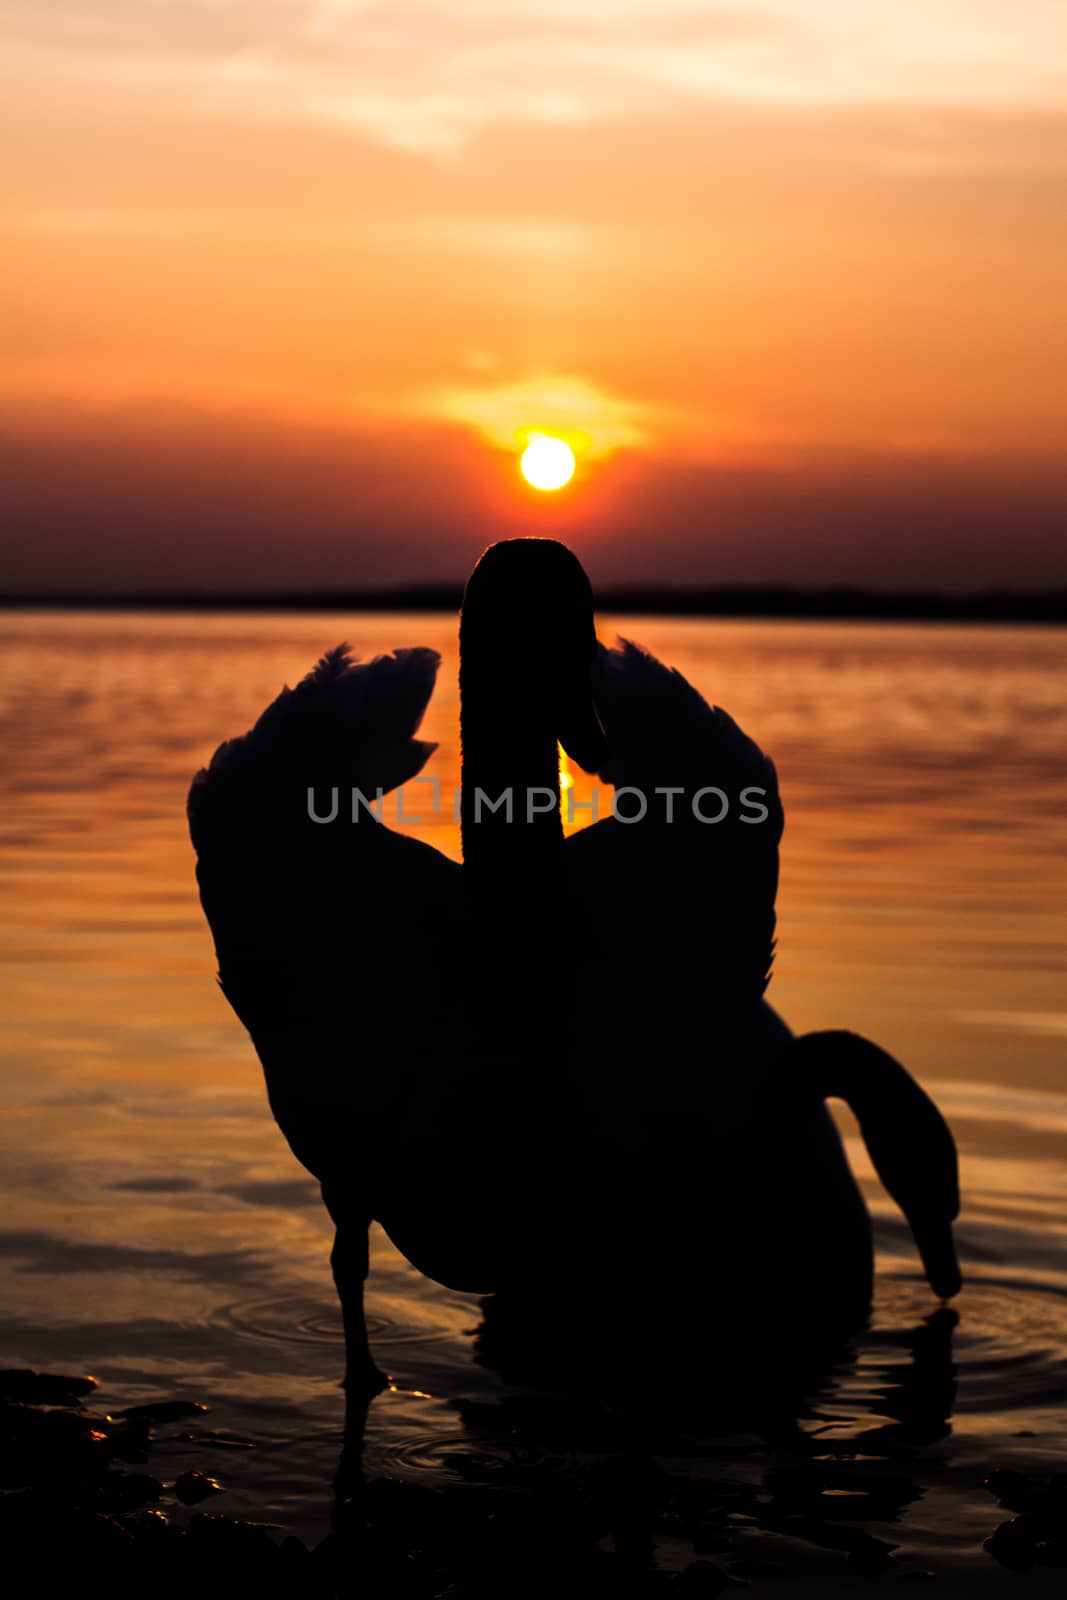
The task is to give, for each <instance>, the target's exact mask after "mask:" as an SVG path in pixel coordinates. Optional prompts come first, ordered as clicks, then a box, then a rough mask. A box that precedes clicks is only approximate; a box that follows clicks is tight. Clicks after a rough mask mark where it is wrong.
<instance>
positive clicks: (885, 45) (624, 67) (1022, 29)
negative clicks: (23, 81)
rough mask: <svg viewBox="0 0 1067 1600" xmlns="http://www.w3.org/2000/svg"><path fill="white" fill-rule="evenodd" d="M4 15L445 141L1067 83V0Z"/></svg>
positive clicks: (321, 6) (271, 99)
mask: <svg viewBox="0 0 1067 1600" xmlns="http://www.w3.org/2000/svg"><path fill="white" fill-rule="evenodd" d="M1057 17H1059V22H1057ZM0 18H2V19H3V21H4V23H5V27H6V32H7V35H8V37H9V39H11V40H13V41H14V44H15V46H16V47H18V46H21V47H22V48H23V49H24V50H30V51H36V52H38V53H39V54H40V53H44V54H46V55H47V56H49V57H50V58H51V60H52V63H53V70H58V71H66V72H68V73H69V74H71V75H72V76H74V77H78V78H81V79H82V80H83V81H84V80H86V79H93V80H97V81H103V82H107V81H111V82H114V83H118V84H120V85H121V84H126V85H127V86H129V85H130V84H131V82H132V80H134V79H136V81H137V82H139V83H140V84H142V85H145V84H146V83H152V84H154V85H155V86H156V87H158V88H169V90H170V92H172V93H174V94H176V95H180V94H186V95H188V96H189V97H190V98H191V99H192V100H193V101H195V103H197V104H198V105H200V106H204V105H212V104H214V105H215V106H216V107H223V106H226V107H228V108H229V110H230V112H231V113H232V114H243V115H256V116H274V117H279V118H283V119H289V118H292V117H305V118H309V119H316V118H321V119H325V120H328V121H335V122H337V123H339V124H341V125H342V126H350V127H353V128H357V129H359V130H361V131H363V132H365V133H367V134H369V135H370V136H372V137H374V138H376V139H380V140H382V141H383V142H384V143H386V144H389V145H392V146H394V147H396V148H400V149H405V150H415V151H419V152H421V153H425V154H431V155H435V156H440V157H447V156H454V155H455V154H456V153H457V152H459V151H460V150H462V149H463V147H464V146H465V145H466V144H467V142H468V141H469V140H470V139H472V138H473V137H475V136H476V135H478V134H479V133H481V132H484V131H485V130H486V129H488V128H491V127H493V126H495V125H498V124H501V123H514V122H516V121H526V122H534V123H546V124H556V125H559V124H562V125H573V126H576V127H577V126H580V125H583V124H588V123H590V122H594V121H597V120H602V119H604V118H606V117H615V116H619V115H620V114H623V113H627V112H631V111H639V110H643V111H649V110H652V109H655V108H665V107H667V106H668V105H669V104H671V103H672V101H674V102H676V101H677V100H678V98H679V97H680V96H681V97H684V98H688V99H693V100H695V101H697V102H699V101H701V100H727V101H744V102H751V103H754V104H767V105H781V104H787V105H812V106H816V105H828V104H834V105H847V104H855V103H857V102H862V103H867V104H870V103H872V102H877V103H885V104H892V103H900V104H927V105H941V106H956V107H961V106H974V105H985V106H989V105H991V104H996V105H1000V106H1004V107H1009V106H1022V105H1027V106H1031V107H1033V106H1036V105H1051V104H1057V103H1061V102H1062V100H1063V97H1064V94H1065V92H1067V73H1065V69H1064V65H1063V59H1064V58H1063V52H1062V49H1061V50H1060V51H1059V52H1057V51H1056V50H1055V49H1054V48H1053V45H1054V40H1055V38H1056V35H1057V32H1058V31H1059V30H1060V29H1061V27H1062V10H1061V8H1060V7H1059V4H1058V0H1015V3H1014V4H1011V3H1009V0H985V3H983V4H980V5H979V4H976V3H975V0H926V3H920V0H896V3H894V4H893V5H889V4H884V5H874V6H871V5H868V6H857V5H856V4H854V3H853V0H775V3H774V4H771V5H745V4H733V5H720V4H703V5H701V4H689V5H685V6H663V7H660V6H656V5H652V4H649V3H648V0H640V3H635V0H573V3H569V4H567V5H563V4H554V3H541V0H538V3H536V4H535V3H534V0H499V3H495V4H488V3H485V0H420V3H414V4H413V3H405V0H399V3H396V4H392V3H390V4H366V3H362V0H270V3H268V4H261V3H253V0H142V3H141V4H139V5H137V6H132V5H130V4H128V3H127V0H86V3H84V4H82V5H80V6H78V7H77V8H72V7H71V6H70V5H69V4H68V3H66V0H4V3H3V4H0ZM1061 42H1062V41H1061Z"/></svg>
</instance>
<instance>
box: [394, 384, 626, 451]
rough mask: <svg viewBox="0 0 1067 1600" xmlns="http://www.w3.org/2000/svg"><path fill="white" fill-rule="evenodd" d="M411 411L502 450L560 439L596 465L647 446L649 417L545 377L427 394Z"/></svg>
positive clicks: (600, 393)
mask: <svg viewBox="0 0 1067 1600" xmlns="http://www.w3.org/2000/svg"><path fill="white" fill-rule="evenodd" d="M413 409H417V410H421V411H423V412H424V413H425V414H426V415H428V416H439V417H444V418H446V419H447V420H448V421H452V422H462V423H465V424H467V425H469V426H470V427H474V428H477V429H478V430H479V432H480V433H481V434H482V435H483V437H484V438H486V439H487V440H488V441H489V443H490V444H492V445H495V446H496V447H497V448H498V449H500V450H517V449H520V448H521V447H522V446H523V445H525V444H527V443H528V442H529V440H530V439H531V437H532V436H533V435H534V434H535V433H549V434H553V435H555V436H557V437H560V438H564V439H566V440H567V441H568V443H569V444H570V445H571V447H572V448H573V450H574V452H575V454H576V455H577V456H579V458H581V457H585V458H587V459H588V460H590V461H600V460H603V459H604V458H605V457H606V456H609V455H612V454H614V452H615V451H616V450H625V449H633V448H636V447H637V446H640V445H642V444H645V443H647V442H648V437H649V432H648V426H649V421H650V413H649V410H648V408H647V407H642V406H639V405H637V404H635V403H634V402H633V401H630V400H622V399H619V398H618V397H616V396H614V395H610V394H607V393H606V392H605V391H604V390H602V389H600V388H598V387H597V385H596V384H593V383H590V382H589V381H588V380H587V379H585V378H580V377H568V376H563V375H551V374H545V375H542V376H538V377H531V378H525V379H520V380H518V381H516V382H513V383H505V384H500V385H497V386H494V387H490V386H488V385H487V386H483V387H478V388H476V387H466V388H447V389H441V390H436V391H431V392H430V393H428V394H426V395H425V396H424V398H423V399H422V401H421V404H420V402H419V401H416V402H415V405H414V407H413Z"/></svg>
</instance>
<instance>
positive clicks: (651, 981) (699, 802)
mask: <svg viewBox="0 0 1067 1600" xmlns="http://www.w3.org/2000/svg"><path fill="white" fill-rule="evenodd" d="M593 690H594V697H595V700H596V704H597V710H598V712H599V714H600V718H601V722H602V723H603V727H604V732H605V735H606V737H607V744H608V751H609V761H608V765H607V767H606V768H605V769H604V771H603V772H602V773H601V774H600V776H601V777H602V778H603V779H604V780H605V781H606V782H610V783H611V784H613V785H614V787H615V792H616V804H617V807H618V810H619V812H620V814H624V815H627V816H632V817H634V818H637V817H638V814H639V813H640V812H641V809H642V805H645V806H647V811H646V812H645V814H644V815H643V816H641V817H640V820H634V821H629V822H625V821H622V820H616V818H614V817H612V818H607V819H604V820H602V821H600V822H597V823H595V824H594V825H593V826H591V827H589V828H586V829H584V830H582V831H581V832H579V833H576V834H574V835H572V837H571V838H570V839H569V840H568V843H567V856H568V860H569V863H570V869H571V875H572V882H573V883H574V885H575V893H576V896H577V900H578V903H579V904H581V905H582V906H583V907H585V908H587V909H588V911H589V913H590V916H591V918H592V919H595V922H596V924H597V925H599V928H600V930H601V932H600V934H599V935H598V936H597V937H595V938H593V939H591V940H590V941H589V944H590V948H589V949H588V950H587V951H584V952H583V956H584V958H585V959H584V961H583V965H582V968H581V970H580V980H579V981H580V983H581V987H582V991H583V999H584V1007H583V1009H584V1012H585V1014H586V1016H587V1018H588V1026H589V1029H590V1034H591V1037H592V1038H594V1039H595V1040H596V1041H597V1043H598V1046H599V1048H600V1050H601V1051H602V1052H603V1053H604V1054H605V1055H606V1056H607V1057H609V1058H611V1057H612V1056H614V1059H615V1062H616V1064H618V1063H619V1062H621V1061H623V1060H625V1059H631V1060H633V1061H635V1062H641V1061H643V1062H644V1063H645V1074H646V1079H645V1081H646V1083H647V1082H648V1063H650V1062H653V1061H659V1062H661V1063H662V1062H663V1061H664V1060H665V1059H667V1058H673V1059H674V1060H676V1061H679V1062H685V1061H689V1062H692V1063H693V1065H694V1068H695V1069H698V1070H702V1071H704V1072H706V1071H707V1067H708V1063H709V1061H714V1060H715V1059H716V1054H715V1052H716V1050H719V1051H720V1056H721V1048H720V1047H721V1046H722V1044H723V1041H724V1040H728V1039H729V1037H730V1035H731V1032H732V1030H733V1029H734V1028H735V1027H737V1026H741V1025H745V1024H746V1022H747V1021H748V1020H750V1019H751V1018H752V1016H753V1013H754V1011H755V1010H756V1009H758V1006H759V1002H760V1000H761V997H762V995H763V992H764V990H765V988H766V986H767V982H768V978H769V974H770V968H771V961H772V956H773V950H774V929H775V895H776V892H777V884H778V845H779V840H780V837H781V832H782V808H781V802H780V799H779V795H778V782H777V776H776V773H775V769H774V765H773V763H772V762H771V761H770V760H769V759H768V758H767V757H766V756H765V755H764V754H763V752H762V751H761V750H760V749H759V747H758V746H757V745H756V744H755V743H754V742H753V741H752V740H751V739H750V738H748V736H747V735H746V734H745V733H743V732H742V730H741V729H740V728H739V727H738V725H737V723H736V722H735V721H734V720H733V718H732V717H730V716H728V715H727V713H726V712H725V711H722V710H721V709H719V708H718V707H717V706H710V705H709V704H708V703H707V701H706V700H704V698H703V697H702V696H701V695H700V694H699V693H698V692H697V690H696V689H694V688H693V686H692V685H691V684H690V683H688V682H687V681H686V679H685V678H684V677H682V675H681V674H680V673H678V672H676V671H673V670H672V669H670V668H669V667H666V666H664V665H663V663H662V662H660V661H657V660H656V658H655V657H654V656H652V655H650V654H649V653H648V652H647V651H645V650H642V649H641V648H640V647H639V646H637V645H635V644H632V643H630V642H629V641H627V640H620V641H619V644H618V646H617V648H615V649H613V650H609V649H606V648H604V647H603V646H601V647H600V649H599V651H598V654H597V659H596V661H595V663H594V669H593ZM627 790H629V791H633V792H632V793H624V791H627ZM668 791H669V792H668ZM716 818H718V819H719V820H714V819H716Z"/></svg>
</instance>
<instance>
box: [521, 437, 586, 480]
mask: <svg viewBox="0 0 1067 1600" xmlns="http://www.w3.org/2000/svg"><path fill="white" fill-rule="evenodd" d="M519 464H520V466H521V468H522V475H523V477H524V478H525V479H526V482H527V483H530V484H532V485H533V487H534V488H535V489H562V488H563V485H564V484H565V483H569V482H570V480H571V478H572V477H573V476H574V451H573V450H572V449H571V447H570V445H569V444H565V443H564V441H563V440H562V439H552V438H550V437H549V435H548V434H546V433H537V434H534V436H533V438H532V439H531V440H530V442H529V444H528V445H527V446H526V449H525V450H524V451H523V452H522V460H521V462H520V463H519Z"/></svg>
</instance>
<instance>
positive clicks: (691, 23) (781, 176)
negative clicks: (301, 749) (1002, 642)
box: [0, 0, 1067, 589]
mask: <svg viewBox="0 0 1067 1600" xmlns="http://www.w3.org/2000/svg"><path fill="white" fill-rule="evenodd" d="M0 15H2V16H3V19H4V21H5V23H6V24H7V26H6V29H5V34H6V39H7V47H6V51H5V61H4V63H3V64H0V88H2V90H3V94H2V95H0V134H2V137H0V168H2V175H3V185H2V190H0V192H2V194H3V196H4V198H3V201H2V203H0V247H2V250H3V258H4V275H5V295H4V306H3V310H2V312H0V339H2V342H3V349H4V352H5V355H4V362H3V367H2V371H0V468H2V470H3V473H4V499H5V520H6V521H9V522H10V523H11V525H12V526H13V527H15V528H16V529H17V531H18V533H19V535H20V537H18V538H16V539H15V540H13V541H10V540H9V541H5V545H4V549H3V551H2V553H0V581H5V582H7V583H10V584H12V585H20V584H21V585H24V586H31V587H32V586H34V585H44V584H48V585H51V584H55V583H61V584H68V585H71V586H73V587H78V586H85V585H94V586H100V585H104V586H113V585H116V584H117V585H119V586H120V587H121V586H129V587H137V586H149V587H157V586H162V587H164V588H166V587H168V586H176V587H178V588H182V589H188V588H198V587H203V586H206V587H211V586H212V585H215V586H219V585H221V586H223V587H230V588H233V587H238V588H240V587H243V586H246V585H259V584H266V585H268V586H282V587H284V586H285V585H287V584H300V585H301V586H308V585H311V586H317V585H323V584H340V585H354V586H358V585H362V584H373V585H379V584H381V583H383V582H390V581H400V580H404V581H407V580H408V578H409V577H410V576H412V575H416V576H418V577H420V578H426V579H430V580H433V579H438V578H444V577H449V578H451V577H453V576H458V575H459V574H461V573H463V572H465V571H467V570H469V567H470V565H471V562H472V560H473V559H474V558H475V557H476V555H477V553H478V550H479V549H480V548H481V547H482V546H483V545H484V543H485V542H486V539H487V538H488V537H491V536H499V535H507V534H514V533H522V532H526V531H530V530H531V528H532V530H533V531H534V532H536V531H538V530H539V529H540V528H541V527H542V525H543V526H544V528H548V527H549V525H550V524H551V527H552V528H554V529H556V530H557V531H565V532H566V536H567V539H568V541H569V542H571V543H572V545H573V546H574V548H575V549H576V551H577V552H578V554H579V555H580V556H582V558H583V559H588V560H590V561H591V562H592V563H593V567H594V569H595V573H596V575H598V576H600V577H602V578H605V579H611V580H619V581H642V580H643V579H645V578H646V577H647V576H648V569H649V545H648V538H649V533H650V530H655V539H656V563H655V564H656V574H657V576H659V577H661V578H663V579H667V578H668V577H669V578H671V579H672V581H673V579H674V578H677V579H678V581H694V582H723V583H731V582H733V583H745V582H760V583H799V584H802V585H804V584H821V583H844V584H850V583H859V584H875V585H891V586H892V585H905V586H908V585H913V586H921V585H923V584H933V585H945V586H948V587H950V588H951V587H960V586H963V587H968V586H971V587H975V586H977V587H981V586H987V585H997V584H1005V583H1009V584H1020V585H1025V584H1040V583H1050V582H1056V581H1058V582H1061V583H1063V582H1067V545H1065V544H1064V541H1063V540H1062V538H1061V537H1060V532H1059V530H1060V529H1061V528H1062V525H1063V521H1064V518H1065V516H1067V466H1065V464H1064V459H1063V451H1062V441H1063V439H1064V437H1067V389H1065V387H1064V385H1063V383H1062V380H1061V376H1060V375H1061V373H1062V370H1063V365H1064V361H1065V359H1067V318H1065V315H1064V311H1063V308H1062V294H1061V293H1060V285H1061V283H1062V281H1063V278H1064V274H1065V272H1067V260H1065V257H1067V225H1065V221H1064V219H1065V216H1067V212H1065V210H1064V207H1063V205H1062V192H1063V185H1064V182H1065V180H1067V82H1065V80H1064V78H1063V75H1062V73H1061V72H1060V71H1059V68H1058V65H1057V63H1058V62H1059V61H1060V60H1061V59H1062V49H1061V45H1062V39H1061V38H1060V33H1061V28H1060V24H1059V7H1057V6H1056V5H1054V4H1053V3H1052V0H986V3H983V4H982V5H980V6H979V5H975V4H974V3H973V0H923V3H922V4H920V3H919V0H897V3H895V4H889V3H888V0H886V3H884V4H883V3H879V4H875V5H872V6H855V5H846V4H844V3H843V0H770V4H768V5H756V4H754V3H753V4H748V3H747V0H742V3H741V4H737V5H731V6H728V7H727V6H723V5H721V4H712V3H705V0H697V3H696V4H691V5H685V6H672V5H670V4H667V5H652V4H651V3H644V4H640V3H637V0H615V3H612V4H608V3H606V0H574V3H573V4H571V5H568V6H567V7H565V8H564V7H559V6H547V7H546V6H540V5H534V4H532V3H529V0H497V3H495V4H493V5H489V4H487V3H486V0H426V3H425V4H423V5H419V6H417V7H414V8H412V7H409V6H406V5H402V4H398V5H396V6H389V7H383V6H366V5H363V4H355V3H349V0H328V3H327V0H279V3H278V4H277V5H272V6H267V7H264V6H262V5H257V4H253V3H252V0H213V3H212V4H211V5H206V4H203V5H191V4H189V3H187V0H157V3H155V4H153V5H151V6H142V7H137V6H122V5H118V4H116V3H114V0H79V3H78V4H76V5H75V6H73V7H72V6H70V5H68V4H60V3H59V0H36V3H35V4H33V5H30V4H23V3H21V0H0ZM531 428H535V429H537V430H540V431H543V432H545V433H547V434H550V435H552V436H554V437H558V438H560V439H563V440H565V441H566V442H567V443H568V444H569V445H570V447H571V448H572V449H573V450H574V452H575V455H576V457H577V458H578V461H579V463H580V467H581V478H582V483H581V490H582V492H581V494H577V493H573V494H570V493H557V494H552V493H544V494H541V495H537V496H531V495H529V494H523V493H522V492H521V485H520V486H519V488H520V492H518V493H517V492H516V483H515V472H514V467H515V461H516V457H517V455H519V454H521V452H522V450H523V449H524V448H525V446H526V444H527V443H528V442H529V436H528V432H527V430H529V429H531ZM487 446H488V448H487ZM412 461H417V462H418V463H419V464H420V467H421V468H422V469H423V470H420V471H419V472H412V470H411V463H412ZM587 465H588V466H589V468H590V471H589V472H588V473H586V471H585V468H586V466H587ZM531 517H533V518H534V519H535V520H534V522H533V523H532V524H531V522H530V520H529V519H530V518H531ZM253 551H254V557H253V556H252V554H251V552H253Z"/></svg>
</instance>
